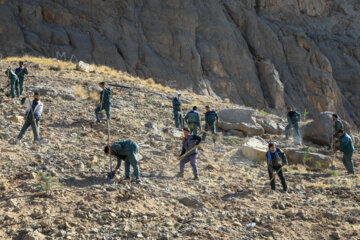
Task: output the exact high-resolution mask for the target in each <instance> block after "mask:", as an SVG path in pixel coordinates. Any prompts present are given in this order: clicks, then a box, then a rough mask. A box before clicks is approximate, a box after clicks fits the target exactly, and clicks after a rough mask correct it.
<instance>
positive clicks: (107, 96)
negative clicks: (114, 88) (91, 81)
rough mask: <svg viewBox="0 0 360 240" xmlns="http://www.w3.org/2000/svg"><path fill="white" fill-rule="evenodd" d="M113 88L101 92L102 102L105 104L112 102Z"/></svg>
mask: <svg viewBox="0 0 360 240" xmlns="http://www.w3.org/2000/svg"><path fill="white" fill-rule="evenodd" d="M103 94H104V99H103ZM110 96H111V89H110V88H105V93H104V91H101V92H100V104H101V103H103V105H105V104H111V98H110Z"/></svg>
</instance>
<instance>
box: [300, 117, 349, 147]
mask: <svg viewBox="0 0 360 240" xmlns="http://www.w3.org/2000/svg"><path fill="white" fill-rule="evenodd" d="M332 114H333V113H332V112H322V113H320V114H319V116H317V117H316V118H315V119H314V120H313V121H312V122H310V123H308V124H306V125H305V126H304V127H302V129H301V133H302V137H303V139H304V140H308V141H311V142H313V143H315V144H319V145H329V135H330V134H331V132H332V130H333V127H332V125H333V121H332V118H331V116H332ZM342 122H343V124H344V128H345V131H347V132H349V133H350V135H351V131H350V126H349V124H348V123H347V122H346V121H344V120H342Z"/></svg>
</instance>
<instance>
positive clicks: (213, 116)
mask: <svg viewBox="0 0 360 240" xmlns="http://www.w3.org/2000/svg"><path fill="white" fill-rule="evenodd" d="M217 120H219V116H218V115H217V113H216V112H215V111H210V112H206V113H205V122H206V124H209V125H210V126H213V125H214V124H215V122H216V121H217Z"/></svg>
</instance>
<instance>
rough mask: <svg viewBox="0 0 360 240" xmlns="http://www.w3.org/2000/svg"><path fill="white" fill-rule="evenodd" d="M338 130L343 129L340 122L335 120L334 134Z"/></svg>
mask: <svg viewBox="0 0 360 240" xmlns="http://www.w3.org/2000/svg"><path fill="white" fill-rule="evenodd" d="M340 129H344V126H343V124H342V122H341V121H340V120H336V121H335V122H334V132H337V131H339V130H340Z"/></svg>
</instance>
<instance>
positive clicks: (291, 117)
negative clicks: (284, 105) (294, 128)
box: [287, 111, 301, 124]
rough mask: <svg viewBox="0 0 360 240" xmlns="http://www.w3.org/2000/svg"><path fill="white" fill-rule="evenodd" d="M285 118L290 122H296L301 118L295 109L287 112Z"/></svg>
mask: <svg viewBox="0 0 360 240" xmlns="http://www.w3.org/2000/svg"><path fill="white" fill-rule="evenodd" d="M287 120H288V123H290V124H295V123H298V122H300V120H301V114H300V113H298V112H296V111H290V112H288V114H287Z"/></svg>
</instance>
